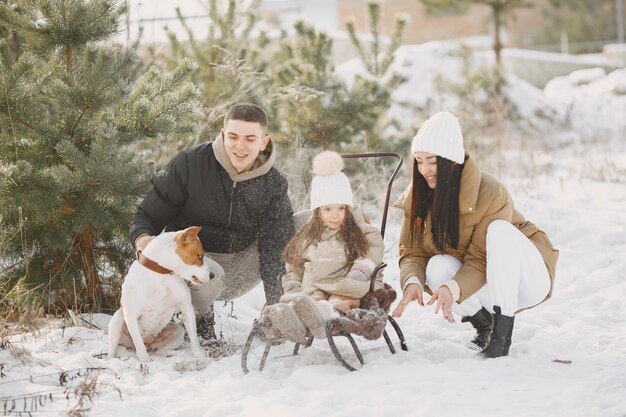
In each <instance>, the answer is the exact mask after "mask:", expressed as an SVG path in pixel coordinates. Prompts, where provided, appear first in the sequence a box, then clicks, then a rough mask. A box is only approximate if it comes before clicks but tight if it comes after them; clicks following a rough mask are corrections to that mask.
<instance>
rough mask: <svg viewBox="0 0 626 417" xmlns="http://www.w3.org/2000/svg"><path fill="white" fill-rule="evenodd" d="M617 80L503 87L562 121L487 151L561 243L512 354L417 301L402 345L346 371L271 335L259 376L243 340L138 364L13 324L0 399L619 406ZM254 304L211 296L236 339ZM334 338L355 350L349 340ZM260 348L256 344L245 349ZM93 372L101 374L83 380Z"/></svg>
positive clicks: (420, 52) (359, 411) (244, 405)
mask: <svg viewBox="0 0 626 417" xmlns="http://www.w3.org/2000/svg"><path fill="white" fill-rule="evenodd" d="M404 48H413V51H412V52H410V53H409V51H408V50H405V51H404V52H403V51H402V50H401V51H400V52H399V53H400V56H401V57H403V58H402V59H401V60H399V62H398V65H400V64H403V65H405V66H406V68H413V69H415V68H416V66H415V65H413V64H414V62H413V61H411V60H410V58H411V57H419V58H420V60H421V62H423V63H428V65H425V66H426V67H428V68H431V71H435V70H440V69H441V68H451V69H452V70H454V68H459V65H458V63H457V64H456V65H452V64H450V65H449V66H448V65H447V62H446V61H441V60H440V61H436V60H437V59H438V57H440V58H441V59H442V60H446V59H452V58H451V55H450V54H447V53H444V52H445V51H448V50H449V49H446V48H449V45H443V46H442V48H443V49H442V48H433V47H432V45H427V46H422V47H421V48H422V49H420V46H413V47H404ZM427 49H429V50H430V51H431V52H430V53H428V52H427V51H426V50H427ZM442 50H443V52H442ZM403 54H404V55H403ZM408 73H409V75H412V77H414V78H412V79H411V80H410V81H409V82H408V83H407V86H405V88H407V89H409V88H411V89H412V90H410V91H409V90H404V91H402V92H400V93H398V94H400V95H401V96H402V97H403V98H409V99H410V98H411V97H420V99H422V98H423V95H422V93H421V91H422V90H423V89H425V88H428V85H429V84H428V80H429V79H430V78H428V77H429V76H430V75H427V74H424V73H421V72H419V71H417V70H415V72H414V73H411V71H408ZM611 83H612V84H611ZM625 83H626V74H625V73H624V71H617V72H614V73H612V74H608V75H602V74H599V73H597V72H596V73H595V74H594V73H586V74H585V73H583V74H574V75H571V76H570V77H565V78H562V79H557V80H554V82H553V83H551V84H549V85H548V86H547V87H546V91H541V90H536V89H534V90H533V89H532V87H529V86H528V85H526V84H523V83H522V82H518V81H516V80H514V79H513V80H512V81H510V84H509V85H508V90H507V91H508V92H507V94H509V95H510V98H511V99H512V100H514V101H515V102H516V103H519V104H520V105H519V106H518V107H520V108H526V109H529V110H528V113H527V114H526V116H525V117H527V118H529V119H530V118H538V119H539V116H538V114H540V113H541V114H543V115H545V114H552V115H557V117H561V116H563V117H566V118H567V115H569V119H570V121H571V124H570V125H567V126H570V127H568V128H563V129H561V130H562V131H560V132H559V137H558V140H556V141H555V142H554V143H551V144H539V143H537V142H536V141H537V140H538V139H537V138H535V139H532V140H529V142H528V143H527V144H526V145H525V146H522V147H519V146H518V147H511V149H510V150H509V147H508V146H506V144H504V145H503V149H505V150H503V151H502V153H501V154H500V155H497V158H499V159H501V160H502V161H503V165H504V166H505V168H506V167H509V168H508V169H504V170H502V172H501V173H502V177H503V179H504V180H505V182H506V183H507V184H508V185H509V187H510V190H511V193H512V195H513V198H514V200H515V202H516V206H517V208H518V209H519V210H520V211H521V212H522V213H523V214H524V215H525V216H526V217H527V218H528V219H530V220H532V221H533V222H535V223H536V224H538V225H540V226H541V227H542V228H543V229H544V230H545V231H546V232H547V233H548V235H549V236H550V237H551V239H552V241H553V243H554V244H555V246H556V247H557V248H559V249H560V251H561V254H560V259H559V264H558V268H557V277H556V288H555V291H554V296H553V298H552V299H551V300H550V301H548V302H547V303H544V304H543V305H541V306H539V307H537V308H534V309H531V310H529V311H526V312H523V313H521V314H520V315H518V316H517V318H516V326H515V331H514V333H513V345H512V347H511V352H510V356H509V357H505V358H498V359H493V360H482V359H479V358H477V356H476V351H475V350H472V349H471V348H470V347H469V345H468V341H469V340H470V339H471V338H472V336H473V330H472V329H471V326H470V325H469V324H467V323H460V322H459V321H458V320H457V323H455V324H453V325H450V324H448V323H447V322H445V321H444V320H443V318H441V316H435V315H434V314H433V308H432V307H425V308H422V307H419V306H418V305H417V304H414V305H412V306H410V307H409V308H408V309H407V311H406V312H405V314H404V316H403V317H402V318H401V319H399V324H400V325H401V327H402V329H403V331H404V334H405V335H406V337H407V342H408V346H409V351H408V352H401V351H400V352H399V353H397V354H396V355H391V354H390V353H389V350H388V349H387V347H386V345H385V344H384V341H382V340H380V341H365V340H360V342H361V343H360V346H361V349H362V351H363V352H364V356H365V361H366V365H365V366H364V367H363V368H362V369H360V370H359V371H358V372H352V373H350V372H348V371H347V370H346V369H344V368H343V367H341V366H340V365H339V364H338V363H337V362H336V361H335V359H334V357H333V356H332V353H331V352H330V350H329V349H328V346H327V344H326V342H324V341H316V342H315V343H314V344H313V346H312V347H311V348H310V349H304V350H302V351H301V355H298V356H296V357H290V356H289V357H281V358H277V357H276V356H285V355H288V354H289V353H290V351H291V348H292V345H291V344H287V345H283V346H277V347H274V348H273V349H272V353H270V359H268V363H267V366H266V369H265V370H264V371H263V372H262V373H261V372H258V371H257V370H256V369H255V368H252V371H251V372H250V373H249V374H247V375H244V374H243V372H242V370H241V366H240V355H239V353H236V354H234V355H232V356H227V357H222V358H219V359H211V358H208V359H206V360H203V361H200V362H196V361H193V360H191V359H190V351H189V349H188V346H185V347H184V349H182V350H178V351H172V352H171V356H170V357H154V358H153V360H152V361H151V362H150V363H149V364H148V365H147V367H143V366H141V365H140V363H139V362H138V360H137V358H136V356H135V355H134V353H132V352H121V354H120V356H121V357H120V358H117V359H114V360H111V361H108V360H106V359H104V358H103V357H102V353H103V352H106V350H107V340H106V334H105V331H103V330H99V329H95V328H87V327H74V326H67V327H64V328H61V327H59V326H58V325H57V326H51V327H50V328H48V329H42V330H40V331H38V332H36V333H29V334H23V335H16V336H13V337H12V338H11V339H10V345H11V346H6V347H5V348H4V349H1V350H0V397H3V398H6V397H16V396H28V395H30V394H35V393H37V394H42V395H45V394H49V393H52V394H53V395H52V401H50V400H49V399H48V400H46V401H43V400H41V404H43V405H38V406H37V407H38V408H37V409H38V410H40V411H42V413H41V415H67V414H68V410H71V409H72V408H73V407H77V397H76V396H75V395H74V392H75V390H76V388H75V387H81V389H83V392H86V393H89V392H93V394H94V395H93V396H92V401H85V406H86V407H91V410H90V411H89V413H88V415H89V416H112V415H116V416H136V417H143V416H168V417H169V416H207V417H208V416H215V417H217V416H253V415H254V416H272V417H281V416H296V415H297V416H300V417H307V416H341V417H344V416H345V417H351V416H354V417H357V416H359V417H362V416H379V415H385V416H397V417H400V416H415V415H419V416H426V415H433V416H439V417H446V416H450V417H457V416H460V415H461V416H467V417H470V416H481V417H491V416H493V417H502V416H512V417H518V416H519V417H523V416H563V417H578V416H580V417H587V416H594V417H624V416H626V360H625V358H626V276H625V273H624V271H626V256H624V253H626V227H625V225H626V143H625V142H624V138H625V133H626V127H625V123H626V113H625V112H626V95H624V94H623V93H620V92H619V91H618V90H619V89H620V88H622V87H619V86H623V85H624V84H625ZM608 84H611V85H613V87H611V88H609V87H607V85H608ZM615 86H617V87H615ZM420 89H422V90H420ZM522 105H525V107H524V106H522ZM538 109H539V110H541V109H543V110H546V109H552V110H554V111H552V110H550V111H545V112H538ZM572 118H575V119H577V120H576V121H573V120H571V119H572ZM542 120H543V119H542ZM540 122H541V120H537V123H534V124H532V123H531V125H534V126H544V125H545V121H544V122H541V123H540ZM554 123H555V125H559V126H565V125H566V123H567V120H565V121H564V120H562V119H561V120H557V121H555V122H554ZM553 133H554V132H553ZM536 136H537V137H541V132H539V133H538V134H537V135H536ZM544 139H545V140H547V141H548V140H550V138H549V137H546V138H544ZM540 145H541V146H540ZM520 161H521V162H520ZM478 162H479V163H480V160H479V161H478ZM404 186H406V183H405V182H402V183H399V184H398V185H397V187H398V188H402V187H404ZM382 194H383V193H382V192H381V198H382ZM399 215H400V213H399V212H398V210H396V209H392V210H391V212H390V218H389V223H388V233H387V239H386V240H387V242H386V243H387V247H388V251H387V255H386V260H387V262H388V263H389V267H388V269H387V272H386V279H387V281H388V282H389V283H391V285H392V286H394V287H395V288H396V289H397V290H398V291H399V284H398V267H397V255H396V254H395V248H394V246H395V244H396V241H397V236H398V233H399V231H398V227H399V226H398V225H399ZM262 304H263V294H262V289H261V288H260V287H257V288H256V289H255V290H254V291H252V292H251V293H249V294H247V295H246V296H244V297H242V298H241V299H238V300H236V301H235V302H234V306H233V309H232V311H231V306H230V304H227V305H219V306H218V308H217V310H218V320H217V321H218V331H220V330H221V332H222V335H223V336H224V338H225V339H226V340H228V341H229V342H231V343H233V344H238V345H241V344H243V342H244V340H245V338H246V336H247V333H248V332H249V330H250V328H251V325H252V321H253V319H254V318H255V317H257V316H258V313H259V311H260V309H261V306H262ZM96 319H98V320H99V319H102V317H96ZM98 320H96V322H97V323H100V326H101V327H102V326H103V324H102V323H101V322H100V321H98ZM392 338H393V336H392ZM340 348H341V350H342V351H344V352H346V355H347V356H348V357H350V358H352V359H354V358H353V356H351V355H350V354H349V352H350V348H349V346H348V345H347V344H344V343H341V344H340ZM120 351H123V349H120ZM261 353H262V346H261V345H260V344H256V345H254V347H253V354H252V355H251V356H252V358H251V361H252V362H254V361H255V360H258V359H259V358H260V355H261ZM555 360H559V361H560V362H555ZM570 361H571V362H570ZM563 362H566V363H563ZM85 368H96V369H92V370H89V371H87V370H85ZM75 370H76V371H75ZM78 370H80V371H78ZM60 374H61V375H63V376H64V378H65V382H64V384H63V386H61V383H60V378H59V376H60ZM90 376H91V377H93V376H97V377H98V378H97V381H96V382H95V385H93V386H91V388H93V391H90V390H89V389H90V386H89V384H87V383H86V382H88V381H90ZM66 394H67V396H68V399H66V397H65V395H66ZM37 404H39V402H37ZM12 405H13V404H11V403H9V404H8V406H9V407H11V406H12ZM3 406H4V404H2V403H0V410H2V409H3V408H2V407H3ZM15 407H16V408H15V410H17V411H19V410H23V409H24V407H27V408H28V409H29V410H30V409H32V407H33V403H32V402H31V400H27V401H26V402H24V401H21V400H18V401H16V403H15ZM78 408H80V404H78ZM13 413H14V414H15V411H14V412H13ZM35 415H37V414H35Z"/></svg>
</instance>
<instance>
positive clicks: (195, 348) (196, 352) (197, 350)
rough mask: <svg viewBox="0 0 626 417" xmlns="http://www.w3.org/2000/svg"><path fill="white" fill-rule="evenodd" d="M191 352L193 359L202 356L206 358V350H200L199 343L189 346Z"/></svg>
mask: <svg viewBox="0 0 626 417" xmlns="http://www.w3.org/2000/svg"><path fill="white" fill-rule="evenodd" d="M191 353H192V354H193V357H194V358H195V359H204V358H206V352H205V351H204V350H202V348H201V347H200V345H198V346H193V347H192V348H191Z"/></svg>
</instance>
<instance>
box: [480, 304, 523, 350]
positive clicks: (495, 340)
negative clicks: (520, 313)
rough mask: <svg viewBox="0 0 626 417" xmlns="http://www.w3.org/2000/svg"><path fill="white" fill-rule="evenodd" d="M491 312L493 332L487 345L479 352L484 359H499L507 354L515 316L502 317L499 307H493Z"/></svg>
mask: <svg viewBox="0 0 626 417" xmlns="http://www.w3.org/2000/svg"><path fill="white" fill-rule="evenodd" d="M493 311H494V315H493V330H492V331H491V336H490V337H489V343H487V346H485V348H484V349H483V350H482V351H481V352H480V355H481V356H483V357H485V358H499V357H500V356H507V355H508V354H509V347H510V346H511V335H512V334H513V324H514V323H515V316H513V317H509V316H503V315H502V310H501V309H500V306H493Z"/></svg>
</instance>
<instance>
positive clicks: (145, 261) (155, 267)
mask: <svg viewBox="0 0 626 417" xmlns="http://www.w3.org/2000/svg"><path fill="white" fill-rule="evenodd" d="M137 261H138V262H139V263H140V264H141V265H143V266H145V267H146V268H148V269H149V270H151V271H153V272H156V273H157V274H164V275H167V274H173V273H174V271H172V270H171V269H167V268H165V267H163V266H161V265H159V264H158V263H156V262H154V261H153V260H152V259H150V258H147V257H146V256H145V255H144V254H143V253H141V252H139V251H137Z"/></svg>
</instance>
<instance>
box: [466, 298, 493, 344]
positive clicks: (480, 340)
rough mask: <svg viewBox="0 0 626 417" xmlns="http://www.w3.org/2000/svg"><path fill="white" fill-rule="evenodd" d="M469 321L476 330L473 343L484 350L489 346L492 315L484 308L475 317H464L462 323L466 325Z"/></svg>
mask: <svg viewBox="0 0 626 417" xmlns="http://www.w3.org/2000/svg"><path fill="white" fill-rule="evenodd" d="M468 321H469V322H470V323H472V326H474V328H475V329H476V337H474V340H472V343H473V344H475V345H476V346H478V347H479V348H481V349H482V348H484V347H485V346H486V345H487V342H488V341H489V335H490V334H491V326H492V317H491V313H490V312H489V311H487V309H486V308H485V307H483V308H481V309H480V310H478V312H477V313H476V314H474V315H473V316H464V317H463V318H461V322H462V323H466V322H468Z"/></svg>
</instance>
